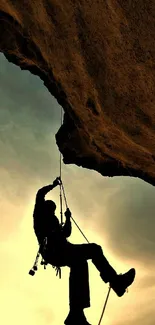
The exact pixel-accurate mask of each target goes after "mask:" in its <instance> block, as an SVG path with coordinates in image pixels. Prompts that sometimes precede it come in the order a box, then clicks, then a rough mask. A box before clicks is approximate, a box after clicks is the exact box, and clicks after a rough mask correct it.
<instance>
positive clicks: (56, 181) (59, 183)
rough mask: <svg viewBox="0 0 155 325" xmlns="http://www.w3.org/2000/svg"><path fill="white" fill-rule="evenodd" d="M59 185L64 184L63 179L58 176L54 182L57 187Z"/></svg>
mask: <svg viewBox="0 0 155 325" xmlns="http://www.w3.org/2000/svg"><path fill="white" fill-rule="evenodd" d="M58 185H62V181H61V178H60V177H57V178H56V179H55V180H54V182H53V186H54V187H56V186H58Z"/></svg>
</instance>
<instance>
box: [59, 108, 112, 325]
mask: <svg viewBox="0 0 155 325" xmlns="http://www.w3.org/2000/svg"><path fill="white" fill-rule="evenodd" d="M62 123H63V120H62V107H61V126H62ZM61 159H62V155H61V152H60V181H61V182H60V214H61V224H63V219H62V215H63V214H62V192H63V196H64V201H65V205H66V209H67V208H68V204H67V199H66V195H65V189H64V185H63V182H62V177H61V176H62V165H61ZM71 219H72V220H73V222H74V223H75V225H76V227H77V228H78V229H79V231H80V232H81V234H82V236H83V237H84V238H85V240H86V241H87V243H89V240H88V239H87V237H86V236H85V234H84V233H83V231H82V230H81V229H80V227H79V226H78V224H77V223H76V221H75V220H74V219H73V217H72V216H71ZM56 270H57V274H58V273H59V272H61V269H60V270H59V269H58V268H56ZM60 274H61V273H60ZM59 276H60V275H59ZM110 290H111V287H110V286H109V289H108V293H107V296H106V300H105V303H104V306H103V309H102V313H101V317H100V320H99V322H98V325H100V324H101V321H102V318H103V315H104V312H105V309H106V305H107V302H108V299H109V295H110Z"/></svg>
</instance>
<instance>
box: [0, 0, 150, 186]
mask: <svg viewBox="0 0 155 325" xmlns="http://www.w3.org/2000/svg"><path fill="white" fill-rule="evenodd" d="M154 45H155V2H154V1H153V0H139V1H137V0H131V1H129V0H117V1H113V0H109V1H106V0H98V1H92V0H87V1H86V0H80V1H79V0H65V1H64V0H59V1H58V0H14V1H11V0H1V1H0V51H1V52H3V53H4V55H5V57H6V58H7V59H8V60H9V61H10V62H13V63H15V64H17V65H18V66H20V67H21V69H27V70H29V71H31V72H32V73H33V74H36V75H38V76H40V78H41V79H42V80H43V81H44V84H45V86H46V87H47V88H48V90H49V91H50V93H51V94H52V95H53V96H55V97H56V98H57V100H58V102H59V104H60V105H62V107H63V109H64V111H65V117H64V123H63V125H62V127H61V128H60V130H59V131H58V133H57V135H56V141H57V144H58V147H59V149H60V151H61V152H62V154H63V158H64V162H65V163H74V164H77V165H80V166H83V167H86V168H91V169H94V170H97V171H98V172H99V173H101V174H102V175H106V176H115V175H128V176H135V177H140V178H142V179H144V180H145V181H147V182H150V183H151V184H153V185H154V184H155V167H154V164H155V87H154V86H155V46H154Z"/></svg>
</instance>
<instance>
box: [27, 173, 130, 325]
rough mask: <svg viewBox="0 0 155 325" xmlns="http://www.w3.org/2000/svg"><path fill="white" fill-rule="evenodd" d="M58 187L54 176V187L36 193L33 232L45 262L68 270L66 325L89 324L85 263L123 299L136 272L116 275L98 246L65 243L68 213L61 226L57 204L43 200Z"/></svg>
mask: <svg viewBox="0 0 155 325" xmlns="http://www.w3.org/2000/svg"><path fill="white" fill-rule="evenodd" d="M60 184H61V180H60V178H58V177H57V178H56V179H55V180H54V182H53V184H51V185H47V186H44V187H42V188H41V189H39V190H38V192H37V195H36V202H35V207H34V212H33V218H34V219H33V220H34V231H35V234H36V236H37V239H38V243H39V245H40V253H41V255H42V257H43V258H44V260H45V261H46V262H47V263H49V264H51V265H55V266H57V267H61V266H68V267H70V279H69V285H70V286H69V297H70V312H69V315H68V317H67V318H66V320H65V324H66V325H73V324H75V325H76V324H78V325H79V324H80V325H88V324H89V323H88V322H87V320H86V318H85V315H84V312H83V309H84V308H88V307H90V295H89V274H88V262H87V260H89V259H91V260H92V262H93V264H94V265H95V266H96V268H97V269H98V271H99V272H100V276H101V278H102V280H103V281H104V282H105V283H107V282H109V283H110V286H111V288H112V289H113V290H114V292H115V293H116V294H117V295H118V296H119V297H121V296H123V294H124V293H125V291H126V289H127V287H129V286H130V285H131V284H132V282H133V281H134V278H135V269H133V268H132V269H130V270H129V271H128V272H126V273H125V274H121V275H118V274H117V273H116V271H115V270H114V268H113V267H112V266H111V265H110V264H109V262H108V261H107V259H106V257H105V256H104V254H103V251H102V248H101V246H99V245H97V244H95V243H90V244H72V243H70V242H69V241H68V240H67V238H68V237H69V236H70V235H71V231H72V229H71V228H72V227H71V212H70V210H69V209H68V208H67V210H66V212H65V217H66V221H65V224H64V225H63V226H62V225H60V223H59V220H58V218H57V217H56V216H55V209H56V204H55V203H54V202H53V201H52V200H45V195H46V194H47V193H48V192H49V191H51V190H52V189H54V188H55V187H56V186H58V185H60ZM45 238H46V239H47V242H46V246H45V245H44V239H45Z"/></svg>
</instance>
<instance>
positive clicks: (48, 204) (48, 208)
mask: <svg viewBox="0 0 155 325" xmlns="http://www.w3.org/2000/svg"><path fill="white" fill-rule="evenodd" d="M55 210H56V204H55V202H53V201H52V200H46V201H45V214H46V215H47V216H50V215H54V213H55Z"/></svg>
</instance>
